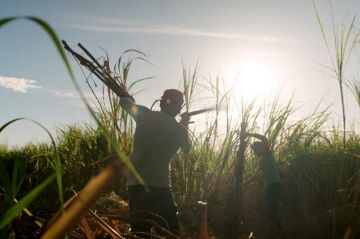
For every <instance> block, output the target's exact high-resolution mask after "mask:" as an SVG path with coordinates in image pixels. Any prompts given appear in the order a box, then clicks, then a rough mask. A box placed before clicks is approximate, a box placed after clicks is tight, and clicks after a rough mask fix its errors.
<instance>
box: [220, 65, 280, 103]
mask: <svg viewBox="0 0 360 239" xmlns="http://www.w3.org/2000/svg"><path fill="white" fill-rule="evenodd" d="M277 78H278V74H277V73H276V68H275V67H274V66H272V65H268V64H264V63H261V62H246V63H243V64H232V65H229V66H228V69H227V71H226V73H225V74H224V79H225V80H226V81H227V82H228V85H229V87H232V89H233V91H232V92H233V94H234V96H235V97H242V98H243V99H245V100H247V101H251V100H253V99H255V98H259V97H262V96H266V95H268V94H270V93H271V92H272V91H273V90H274V89H275V88H276V87H277V85H278V80H277Z"/></svg>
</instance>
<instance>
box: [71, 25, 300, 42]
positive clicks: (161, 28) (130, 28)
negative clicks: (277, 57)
mask: <svg viewBox="0 0 360 239" xmlns="http://www.w3.org/2000/svg"><path fill="white" fill-rule="evenodd" d="M67 27H70V28H74V29H79V30H85V31H96V32H125V33H141V34H163V35H176V36H193V37H209V38H223V39H233V40H255V41H266V42H288V43H298V42H299V41H298V40H297V39H292V38H278V37H275V36H267V35H247V34H236V33H235V34H232V33H222V32H209V31H199V30H195V29H191V28H181V27H174V26H165V25H143V26H136V25H134V24H131V25H127V26H126V25H125V26H95V25H92V26H88V25H87V26H85V25H79V24H73V25H69V26H67Z"/></svg>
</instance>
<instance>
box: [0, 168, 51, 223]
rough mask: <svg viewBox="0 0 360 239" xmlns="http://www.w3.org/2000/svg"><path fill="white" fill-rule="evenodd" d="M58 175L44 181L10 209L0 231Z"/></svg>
mask: <svg viewBox="0 0 360 239" xmlns="http://www.w3.org/2000/svg"><path fill="white" fill-rule="evenodd" d="M55 177H56V175H55V174H53V175H51V176H50V177H48V178H47V179H46V180H44V181H43V182H42V183H41V184H39V185H38V186H37V187H35V188H34V189H33V190H31V191H30V192H29V193H28V194H26V196H25V197H23V198H22V199H21V200H20V201H19V202H18V203H17V204H15V205H14V206H13V207H12V208H10V209H9V210H8V211H7V212H6V213H5V214H4V215H3V216H2V218H1V220H0V230H1V229H3V228H4V227H5V226H6V225H8V224H9V223H10V222H11V221H12V220H13V219H14V218H15V217H16V216H17V215H18V214H19V213H20V212H21V211H22V210H23V209H24V208H25V207H27V206H28V205H29V204H30V202H32V201H33V200H34V198H36V197H37V196H38V195H39V193H41V192H42V191H43V190H44V189H45V188H46V187H47V186H48V185H49V184H50V183H51V182H52V181H53V180H54V179H55Z"/></svg>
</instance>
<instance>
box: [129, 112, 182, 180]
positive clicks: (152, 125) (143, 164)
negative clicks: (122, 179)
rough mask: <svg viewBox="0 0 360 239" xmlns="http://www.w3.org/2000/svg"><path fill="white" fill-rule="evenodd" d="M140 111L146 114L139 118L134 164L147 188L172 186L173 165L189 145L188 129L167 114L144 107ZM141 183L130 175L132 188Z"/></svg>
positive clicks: (133, 155)
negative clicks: (181, 148) (175, 159)
mask: <svg viewBox="0 0 360 239" xmlns="http://www.w3.org/2000/svg"><path fill="white" fill-rule="evenodd" d="M138 109H139V110H141V111H142V112H141V117H138V118H137V119H136V124H137V125H136V130H135V137H134V148H133V152H132V155H131V161H132V163H133V165H134V167H135V168H136V170H137V172H138V173H139V175H140V176H141V177H142V179H144V181H145V183H146V184H147V185H150V186H156V187H169V162H170V160H171V158H172V157H173V156H174V154H175V153H176V151H177V150H178V149H179V147H181V146H183V145H185V144H186V143H187V141H188V135H187V130H186V129H185V128H184V127H183V126H182V125H180V124H179V123H178V122H177V121H176V120H175V119H174V118H172V117H170V116H168V115H167V114H165V113H163V112H159V111H150V110H149V109H147V108H146V107H141V108H140V106H138ZM138 184H139V182H138V180H137V179H136V178H135V177H134V176H133V175H132V174H129V175H128V185H138Z"/></svg>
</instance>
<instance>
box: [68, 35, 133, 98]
mask: <svg viewBox="0 0 360 239" xmlns="http://www.w3.org/2000/svg"><path fill="white" fill-rule="evenodd" d="M62 43H63V45H64V48H65V50H67V51H68V52H69V53H70V54H71V55H72V56H73V57H74V58H75V59H76V60H77V61H78V62H79V64H80V65H82V66H84V67H85V68H86V69H88V70H89V71H90V72H91V73H92V74H94V75H95V76H96V77H97V78H98V79H99V80H101V81H102V82H103V83H104V84H105V85H106V86H107V87H109V89H111V90H112V91H113V92H114V93H115V94H116V95H117V96H118V97H128V98H131V99H132V100H134V98H133V97H132V96H131V95H130V94H129V92H128V91H127V88H126V86H125V84H123V83H122V82H120V81H117V80H116V79H115V78H114V77H113V76H112V75H111V70H110V67H109V62H108V61H104V64H103V65H101V64H100V63H99V61H98V60H97V59H96V58H95V57H94V56H93V55H92V54H91V53H90V52H89V51H88V50H87V49H86V48H85V47H84V46H83V45H82V44H81V43H78V46H79V47H80V49H81V50H83V51H84V53H85V54H86V55H87V56H88V57H89V58H90V60H89V59H86V58H85V57H83V56H82V55H80V54H79V53H77V52H75V51H74V50H73V49H71V47H70V46H69V45H68V44H67V43H66V41H64V40H62ZM134 101H135V100H134Z"/></svg>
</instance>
